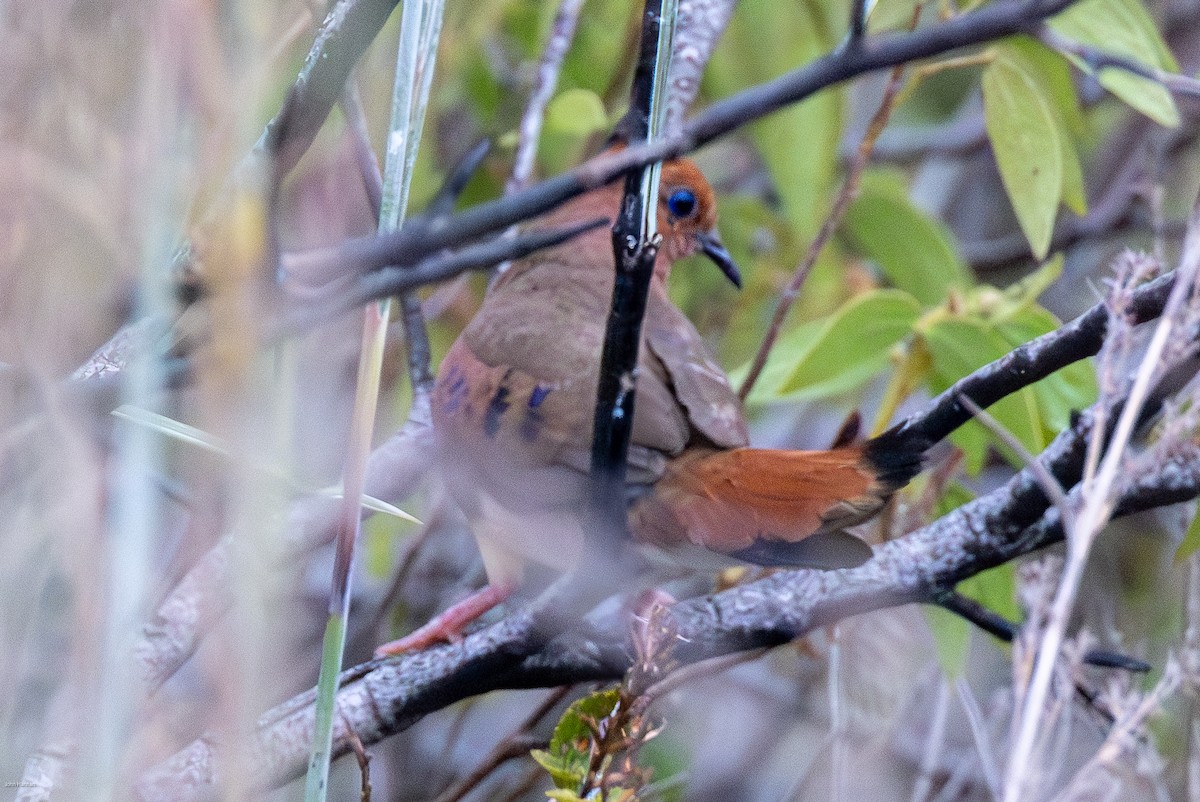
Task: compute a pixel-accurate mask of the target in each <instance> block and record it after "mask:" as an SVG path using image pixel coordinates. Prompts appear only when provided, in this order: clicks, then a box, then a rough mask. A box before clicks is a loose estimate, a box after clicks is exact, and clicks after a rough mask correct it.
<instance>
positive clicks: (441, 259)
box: [272, 217, 609, 337]
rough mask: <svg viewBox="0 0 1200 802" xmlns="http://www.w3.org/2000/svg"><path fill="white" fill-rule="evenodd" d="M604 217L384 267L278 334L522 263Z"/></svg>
mask: <svg viewBox="0 0 1200 802" xmlns="http://www.w3.org/2000/svg"><path fill="white" fill-rule="evenodd" d="M608 222H609V221H608V219H607V218H604V217H600V218H597V219H595V220H587V221H585V222H582V223H577V224H575V225H572V226H566V227H563V228H554V229H541V230H537V231H531V232H529V233H527V234H522V235H520V236H518V237H514V238H512V239H505V238H497V239H492V240H488V241H487V242H483V243H480V244H478V245H470V246H468V247H466V248H463V249H462V250H459V251H455V252H453V253H445V254H438V255H435V256H432V257H430V258H428V259H425V260H424V261H421V262H419V263H418V264H416V265H414V266H412V267H385V268H384V269H383V270H376V271H375V272H373V273H367V274H365V275H362V276H359V277H358V278H357V280H356V281H355V282H354V284H352V285H351V286H350V287H348V288H346V289H340V290H338V291H335V292H333V293H331V294H329V295H328V296H326V297H324V298H320V299H317V300H315V301H312V302H303V303H298V304H296V305H295V306H294V307H293V308H292V309H291V310H289V311H288V312H286V313H285V314H284V315H282V316H281V317H280V318H279V322H278V323H277V324H276V326H275V327H274V331H273V332H272V334H273V336H278V337H286V336H289V335H292V334H298V333H300V332H302V331H305V330H307V329H309V328H311V327H313V326H315V325H318V324H320V323H323V322H324V321H326V320H329V319H330V318H332V317H335V316H336V315H339V314H341V313H343V312H347V311H349V310H351V309H354V308H356V307H359V306H362V305H363V304H365V303H367V302H369V301H372V300H377V299H380V298H387V297H389V296H392V295H397V294H399V293H402V292H408V291H410V290H414V289H417V288H418V287H423V286H425V285H426V284H435V283H437V282H439V281H446V280H447V279H451V278H454V277H455V276H458V275H460V274H462V273H465V272H467V271H470V270H486V269H488V268H490V267H492V266H493V265H496V264H498V263H500V262H503V261H505V260H509V259H521V258H523V257H525V256H528V255H530V254H531V253H534V252H535V251H539V250H542V249H544V248H552V247H554V246H555V245H561V244H562V243H564V242H566V241H567V240H570V239H573V238H575V237H577V236H579V235H580V234H583V233H584V232H586V231H591V230H592V229H594V228H599V227H600V226H603V225H607V224H608Z"/></svg>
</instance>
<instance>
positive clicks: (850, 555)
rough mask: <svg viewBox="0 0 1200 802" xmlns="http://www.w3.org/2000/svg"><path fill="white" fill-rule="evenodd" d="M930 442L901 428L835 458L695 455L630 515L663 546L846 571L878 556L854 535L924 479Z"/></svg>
mask: <svg viewBox="0 0 1200 802" xmlns="http://www.w3.org/2000/svg"><path fill="white" fill-rule="evenodd" d="M928 445H929V444H928V442H927V441H926V440H924V439H922V438H920V437H917V436H915V435H913V434H911V433H908V432H906V431H905V430H904V429H903V427H896V428H894V429H891V430H889V431H887V432H884V433H883V434H881V435H879V436H878V437H875V438H872V439H870V440H868V441H866V442H865V443H860V444H856V445H850V446H843V447H840V448H834V449H831V450H829V451H780V450H773V449H761V448H736V449H731V450H723V451H722V450H714V449H702V448H691V449H688V450H687V451H685V452H684V453H683V454H682V455H680V456H679V457H678V458H676V459H675V460H672V462H671V463H670V465H669V466H668V468H667V472H666V474H665V475H664V476H663V478H662V479H660V480H659V481H658V482H657V483H656V484H655V485H654V487H653V489H652V490H651V491H650V492H649V493H648V494H647V495H646V496H644V497H643V498H641V499H639V500H638V502H637V503H636V504H635V505H634V507H633V508H632V510H631V513H630V523H631V526H632V527H633V530H634V533H635V534H636V535H637V536H638V537H639V538H640V539H643V540H648V541H651V542H654V543H659V544H664V543H672V542H675V543H684V542H688V541H690V542H691V543H694V544H697V545H700V546H703V547H705V548H707V549H710V550H712V551H717V552H721V553H724V554H728V555H730V556H732V557H735V558H737V559H740V560H744V561H747V562H753V563H758V564H761V565H788V566H810V567H820V568H838V567H845V566H847V565H857V564H859V563H861V562H864V561H865V560H866V559H867V558H869V557H870V554H871V551H870V548H869V547H868V546H867V545H866V544H865V543H863V542H862V541H860V540H858V539H857V538H854V537H853V536H850V535H847V534H845V532H843V531H842V530H843V529H844V528H845V527H848V526H853V525H855V524H858V523H862V522H863V521H865V520H867V519H868V518H870V517H871V516H873V515H875V514H876V513H877V512H878V511H879V510H880V509H881V508H882V507H883V504H884V502H885V501H887V499H888V497H890V496H891V495H892V493H894V492H895V491H896V490H897V489H899V488H900V487H903V486H904V485H905V484H907V483H908V481H909V480H910V479H912V477H913V476H915V475H916V474H917V473H918V472H920V470H921V461H922V455H923V454H924V452H925V450H926V449H927V448H928Z"/></svg>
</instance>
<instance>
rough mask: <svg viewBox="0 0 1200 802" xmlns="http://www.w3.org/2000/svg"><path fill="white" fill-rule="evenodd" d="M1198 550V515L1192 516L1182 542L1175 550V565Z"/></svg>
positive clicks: (1199, 541)
mask: <svg viewBox="0 0 1200 802" xmlns="http://www.w3.org/2000/svg"><path fill="white" fill-rule="evenodd" d="M1198 550H1200V515H1193V516H1192V522H1191V523H1190V524H1189V525H1188V528H1187V532H1186V533H1185V534H1184V536H1183V542H1182V543H1180V544H1179V548H1178V549H1176V550H1175V563H1176V564H1179V563H1181V562H1183V561H1184V560H1186V559H1187V558H1188V557H1191V556H1192V555H1193V554H1195V553H1196V552H1197V551H1198Z"/></svg>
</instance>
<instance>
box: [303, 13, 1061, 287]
mask: <svg viewBox="0 0 1200 802" xmlns="http://www.w3.org/2000/svg"><path fill="white" fill-rule="evenodd" d="M1073 1H1074V0H1023V1H1022V2H1014V3H997V4H993V5H989V6H986V7H984V8H982V9H979V10H977V11H972V12H970V13H967V14H962V15H960V16H958V17H955V18H953V19H951V20H949V21H947V22H943V23H939V24H936V25H932V26H930V27H928V28H924V29H921V30H918V31H915V32H913V33H908V34H895V35H889V36H880V37H875V38H867V39H864V40H863V41H861V42H860V43H859V44H858V46H856V47H852V48H843V49H841V50H838V51H837V52H834V53H831V54H829V55H826V56H823V57H821V58H818V59H816V60H814V61H812V62H810V63H809V64H807V65H805V66H804V67H800V68H799V69H796V70H793V71H791V72H788V73H785V74H784V75H782V76H780V77H778V78H776V79H774V80H772V81H769V82H767V83H764V84H760V85H758V86H755V87H752V88H750V89H747V90H745V91H742V92H739V93H738V94H736V95H733V96H732V97H729V98H726V99H724V100H721V101H718V102H716V103H714V104H712V105H711V106H709V107H708V108H707V109H705V110H704V111H703V112H701V113H700V114H698V115H697V116H695V117H693V118H692V119H691V120H690V121H688V122H687V123H686V124H685V125H684V126H683V127H682V128H681V129H680V130H679V131H678V132H673V133H668V134H666V135H665V136H663V137H662V138H660V139H657V140H655V141H653V142H650V143H646V144H642V145H634V146H632V147H629V148H626V149H625V150H622V151H620V152H618V153H612V152H606V153H604V154H601V155H600V156H597V157H595V158H593V159H591V160H589V161H587V162H585V163H584V164H582V165H580V166H579V167H577V168H575V169H574V170H571V171H569V172H567V173H563V174H562V175H559V176H556V177H555V178H551V179H549V180H547V181H543V182H541V183H540V184H537V185H535V186H533V187H530V188H529V189H527V190H524V191H522V192H519V193H516V194H514V195H510V196H508V197H506V198H502V199H500V200H496V201H491V202H489V203H483V204H480V205H478V206H475V207H472V208H471V209H467V210H465V211H464V212H462V213H461V214H459V215H456V216H455V217H453V218H452V219H450V220H448V221H446V222H445V224H444V225H439V226H430V225H427V224H424V223H423V222H422V221H421V219H420V218H414V219H413V221H412V222H410V224H409V225H406V226H405V227H404V228H402V229H401V230H399V231H397V232H395V233H394V234H389V235H385V236H379V237H363V238H359V239H352V240H347V241H346V242H344V243H342V244H340V245H337V246H333V247H329V248H320V249H315V250H311V251H305V252H298V253H293V254H290V255H289V259H290V261H291V262H292V263H293V264H295V265H297V266H301V265H302V266H305V267H313V268H314V269H316V270H319V271H321V272H320V273H319V274H320V275H325V274H327V273H326V272H325V271H328V270H329V268H330V266H331V265H342V266H343V267H344V268H345V269H353V270H358V271H367V270H377V269H379V268H381V267H384V266H386V265H389V264H412V263H413V262H415V261H419V260H420V259H422V258H424V257H425V256H426V255H427V254H430V253H432V252H435V251H437V250H440V249H442V248H448V247H455V246H458V245H461V244H463V243H465V242H468V241H470V240H473V239H476V238H478V237H481V236H484V235H487V234H490V233H494V232H497V231H500V230H502V229H504V228H506V227H507V226H509V225H512V224H514V223H518V222H521V221H523V220H528V219H530V218H532V217H536V216H537V215H539V214H542V213H544V212H546V211H548V210H549V209H551V208H553V207H555V206H557V205H558V204H560V203H562V202H563V201H565V200H567V199H569V198H572V197H575V196H577V195H579V194H582V193H583V192H586V191H588V190H590V189H594V188H595V187H598V186H601V185H603V184H606V183H608V182H610V181H613V180H614V179H616V178H617V177H619V176H621V175H623V174H624V173H625V172H626V171H628V170H629V169H631V168H634V167H639V166H644V165H647V164H650V163H652V162H655V161H661V160H663V159H668V158H671V157H674V156H678V155H681V154H684V153H688V152H691V151H693V150H695V149H696V148H698V147H700V146H701V145H704V144H706V143H708V142H711V141H712V140H713V139H716V138H717V137H719V136H723V135H725V134H728V133H730V132H731V131H733V130H735V129H737V128H740V127H742V126H743V125H746V124H747V123H749V122H752V121H754V120H757V119H760V118H762V117H765V116H767V115H769V114H771V113H773V112H776V111H779V110H780V109H782V108H784V107H786V106H789V105H791V104H793V103H796V102H798V101H800V100H803V99H804V98H806V97H809V96H810V95H812V94H814V93H816V92H818V91H820V90H821V89H825V88H827V87H830V86H833V85H835V84H838V83H841V82H843V81H847V80H849V79H851V78H854V77H857V76H859V75H862V74H864V73H868V72H873V71H875V70H880V69H886V68H890V67H893V66H895V65H897V64H901V63H904V62H908V61H914V60H917V59H923V58H929V57H930V56H937V55H940V54H943V53H946V52H948V51H951V50H957V49H959V48H963V47H969V46H971V45H976V44H981V43H983V42H989V41H992V40H994V39H999V38H1001V37H1004V36H1009V35H1012V34H1015V33H1029V32H1033V31H1035V30H1036V29H1037V26H1038V25H1039V24H1040V22H1041V21H1042V20H1043V19H1045V18H1047V17H1049V16H1052V15H1053V14H1056V13H1058V12H1059V11H1062V10H1063V9H1065V8H1067V7H1068V6H1070V5H1071V3H1072V2H1073Z"/></svg>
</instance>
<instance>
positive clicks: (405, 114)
mask: <svg viewBox="0 0 1200 802" xmlns="http://www.w3.org/2000/svg"><path fill="white" fill-rule="evenodd" d="M443 9H444V3H443V0H415V1H414V2H410V3H407V4H405V8H404V14H403V17H402V19H401V23H400V45H399V52H398V54H397V57H396V81H395V84H394V89H393V93H392V121H391V130H390V132H389V135H388V140H387V142H388V145H387V156H386V160H385V165H384V183H383V197H382V204H381V208H380V212H379V230H380V231H381V232H387V231H393V230H395V229H396V228H397V227H398V225H399V223H400V220H401V219H403V217H404V214H405V212H406V210H407V206H408V190H409V185H410V182H411V177H412V167H413V163H414V162H415V161H416V154H417V146H418V144H419V143H420V140H421V129H422V124H423V121H424V117H425V108H426V106H427V105H428V100H429V87H430V83H431V81H432V78H433V64H434V55H435V54H436V52H437V42H438V37H439V34H440V33H441V26H442V12H443ZM415 300H416V296H415V295H412V296H411V298H402V299H401V303H402V304H403V305H404V311H405V314H406V324H407V325H406V328H407V329H408V331H409V333H410V338H409V344H410V358H409V363H410V369H411V375H412V376H413V384H414V387H413V403H414V407H416V406H417V405H418V404H421V403H422V401H421V399H422V393H421V392H420V386H419V385H420V384H421V383H423V382H424V381H425V375H424V374H427V373H428V367H427V360H426V361H425V365H426V366H425V367H424V369H423V371H422V369H421V368H420V365H419V362H421V358H420V357H418V355H417V354H416V353H415V351H416V348H415V347H413V344H414V342H415V341H416V338H414V337H412V336H411V334H412V327H413V326H414V325H415V326H420V327H422V328H423V323H422V322H421V321H420V318H419V317H414V316H415V315H417V314H418V313H419V302H418V303H413V301H415ZM390 314H391V304H390V302H389V301H387V300H385V301H381V302H379V303H378V304H372V305H370V306H368V307H367V309H366V310H365V314H364V321H363V341H362V342H363V344H362V352H361V354H360V357H359V365H358V383H357V387H356V390H355V408H354V416H353V421H352V424H351V431H350V441H349V443H348V445H347V452H346V463H345V468H344V470H343V478H342V486H343V488H345V494H344V496H343V503H342V512H341V524H340V526H339V531H338V540H337V556H336V559H335V561H334V569H333V580H332V589H331V592H330V596H329V620H328V623H327V624H326V627H325V635H324V639H323V641H322V648H321V671H320V676H319V678H318V680H317V702H316V722H315V727H314V732H313V745H312V752H311V756H310V759H309V765H308V777H307V779H306V782H305V794H304V798H305V800H306V802H324V800H325V795H326V786H327V784H328V781H329V761H330V752H331V746H332V741H333V718H334V713H335V710H334V707H335V704H336V694H337V678H338V674H340V673H341V668H342V653H343V652H344V650H345V645H346V619H347V616H348V615H349V611H350V570H351V567H352V565H353V559H354V545H355V543H356V541H357V540H358V534H359V529H360V522H361V518H362V516H361V514H360V506H361V499H362V495H363V485H364V481H365V474H366V462H367V456H368V455H369V453H370V449H371V434H372V430H373V428H374V422H375V411H376V405H377V402H378V397H379V386H380V372H381V367H382V365H383V351H384V344H385V336H386V333H387V322H388V318H389V316H390ZM424 404H425V405H426V406H427V401H425V402H424ZM414 413H415V414H417V415H422V414H427V409H423V410H417V409H414Z"/></svg>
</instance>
